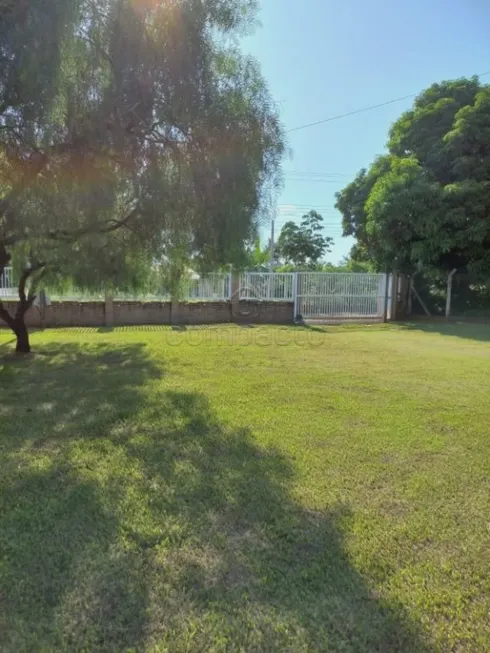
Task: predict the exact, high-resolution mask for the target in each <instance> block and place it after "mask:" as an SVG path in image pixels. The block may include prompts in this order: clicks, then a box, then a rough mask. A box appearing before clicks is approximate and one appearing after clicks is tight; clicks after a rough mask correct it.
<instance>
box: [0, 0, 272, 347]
mask: <svg viewBox="0 0 490 653" xmlns="http://www.w3.org/2000/svg"><path fill="white" fill-rule="evenodd" d="M254 6H255V2H254V0H174V1H172V2H168V0H58V1H57V2H53V1H52V0H32V1H31V2H14V1H13V0H2V8H1V14H0V273H1V271H2V269H3V268H4V267H5V266H6V265H7V264H8V263H9V262H10V261H11V258H12V256H13V257H14V258H15V259H16V260H17V262H18V265H20V267H21V271H20V274H19V302H18V307H17V309H16V312H15V313H14V314H9V312H8V311H7V310H6V308H5V307H4V306H2V305H1V303H0V317H1V318H3V320H4V321H5V322H6V323H7V324H8V325H9V326H10V327H11V328H12V329H13V330H14V332H15V333H16V335H17V339H18V344H17V349H18V350H19V351H28V350H29V343H28V337H27V331H26V329H25V325H24V315H25V313H26V311H27V310H28V309H29V307H30V306H31V304H32V302H33V301H34V298H35V291H36V285H37V283H38V282H39V281H40V277H41V276H42V275H46V274H48V273H49V274H52V273H53V272H56V273H57V274H62V275H71V276H73V277H74V278H76V277H77V276H78V281H79V282H81V283H83V284H93V283H100V282H101V281H106V282H109V283H117V282H118V278H121V277H125V274H124V264H125V262H126V263H127V262H128V259H133V258H134V257H135V256H136V257H137V258H138V257H139V258H138V260H141V258H144V257H145V256H146V257H147V258H148V257H149V258H151V257H152V256H157V255H158V254H159V253H161V252H162V250H165V248H166V247H167V249H168V246H169V242H173V241H175V240H176V241H178V242H179V243H180V242H182V241H184V242H186V243H187V247H188V250H189V255H191V254H192V255H193V256H198V257H199V258H200V260H202V262H203V264H204V263H206V262H207V263H208V264H209V262H213V263H218V264H220V263H227V262H230V261H232V260H233V257H234V256H235V255H236V253H237V252H241V251H243V245H244V243H245V242H247V241H249V240H250V238H251V237H252V235H253V233H254V231H255V228H256V225H255V220H256V216H257V215H258V214H259V212H260V210H261V209H263V204H264V202H265V201H266V200H267V198H268V197H269V192H268V191H269V190H270V189H271V186H272V187H273V186H274V185H275V184H276V183H277V176H276V173H277V170H278V166H279V164H280V160H281V157H282V153H283V147H284V145H283V137H282V132H281V128H280V125H279V122H278V118H277V113H276V110H275V108H274V105H273V103H272V102H271V99H270V96H269V94H268V91H267V87H266V85H265V83H264V81H263V79H262V77H261V75H260V71H259V70H258V68H257V66H256V64H255V62H254V61H253V60H250V59H248V58H246V57H243V56H242V55H241V54H240V52H239V51H238V50H237V48H236V46H235V45H233V39H229V38H227V39H224V38H223V35H232V34H233V33H235V32H236V31H237V30H239V29H242V28H243V27H244V25H245V24H246V23H247V22H248V21H249V19H250V17H251V16H252V13H251V11H252V10H253V8H254ZM230 43H231V45H230ZM27 44H28V47H26V45H27Z"/></svg>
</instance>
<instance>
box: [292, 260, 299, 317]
mask: <svg viewBox="0 0 490 653" xmlns="http://www.w3.org/2000/svg"><path fill="white" fill-rule="evenodd" d="M293 303H294V309H293V319H294V321H295V322H296V319H297V317H298V308H299V306H298V273H297V272H293Z"/></svg>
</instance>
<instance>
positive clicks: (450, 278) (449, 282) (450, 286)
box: [446, 268, 458, 318]
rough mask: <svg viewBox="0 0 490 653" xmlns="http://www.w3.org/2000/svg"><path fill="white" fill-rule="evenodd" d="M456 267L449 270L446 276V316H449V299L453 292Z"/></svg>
mask: <svg viewBox="0 0 490 653" xmlns="http://www.w3.org/2000/svg"><path fill="white" fill-rule="evenodd" d="M457 271H458V270H457V268H454V270H451V272H450V273H449V276H448V278H447V294H446V318H448V317H451V299H452V294H453V277H454V275H455V274H456V272H457Z"/></svg>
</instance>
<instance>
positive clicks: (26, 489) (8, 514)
mask: <svg viewBox="0 0 490 653" xmlns="http://www.w3.org/2000/svg"><path fill="white" fill-rule="evenodd" d="M9 340H11V337H10V334H9V333H8V332H6V331H3V332H0V651H2V653H4V652H6V653H22V652H27V651H29V652H38V651H41V652H43V653H47V652H51V651H53V652H63V651H67V652H68V651H69V652H72V651H80V652H81V651H84V652H87V653H89V652H90V653H92V652H99V651H104V652H106V651H107V652H118V653H119V652H122V651H126V652H129V651H132V652H138V653H139V652H140V651H141V652H145V653H147V652H151V653H198V652H199V653H201V652H203V653H238V652H243V653H255V652H257V653H258V652H260V653H276V652H277V653H287V652H290V653H306V652H308V653H309V652H316V651H342V652H347V651H357V652H359V653H374V652H380V653H390V652H393V651H404V652H405V651H408V652H411V651H421V652H422V651H423V652H428V651H454V652H470V651H471V652H474V651H482V652H483V651H489V650H490V326H488V327H485V326H479V327H478V326H474V327H473V326H468V325H466V326H454V327H449V326H448V327H437V326H434V327H423V328H420V327H419V328H417V327H410V326H407V327H390V326H386V327H385V326H383V325H381V326H373V327H352V328H338V327H337V328H334V327H332V328H327V329H326V330H323V331H322V330H320V329H303V328H282V329H281V328H274V327H263V328H255V329H252V328H250V329H241V328H238V327H226V328H225V327H223V328H221V327H220V328H209V329H198V328H196V329H188V330H184V331H172V330H169V329H165V328H162V329H157V328H155V329H151V328H147V329H145V328H140V329H116V330H114V331H106V330H99V331H98V330H96V329H93V330H90V329H71V330H70V329H67V330H58V331H55V330H53V331H45V332H39V333H36V334H34V335H33V337H32V344H33V349H34V351H35V352H36V353H35V355H34V356H32V357H30V358H24V359H20V360H17V359H15V358H13V357H12V355H11V353H10V352H11V347H12V344H9Z"/></svg>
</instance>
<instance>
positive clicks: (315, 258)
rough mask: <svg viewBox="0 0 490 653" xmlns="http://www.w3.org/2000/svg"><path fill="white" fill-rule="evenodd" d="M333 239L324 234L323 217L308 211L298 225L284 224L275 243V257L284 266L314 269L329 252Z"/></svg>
mask: <svg viewBox="0 0 490 653" xmlns="http://www.w3.org/2000/svg"><path fill="white" fill-rule="evenodd" d="M332 243H333V239H332V238H330V237H329V236H325V234H324V225H323V217H322V216H321V215H320V214H319V213H317V212H316V211H310V212H309V213H307V214H305V215H304V216H303V218H302V219H301V222H300V224H297V223H296V222H292V221H290V222H286V224H285V225H284V226H283V228H282V229H281V233H280V236H279V239H278V241H277V255H278V257H279V258H280V259H281V260H282V261H283V262H284V263H285V264H286V265H288V264H292V265H294V266H297V267H314V266H315V265H316V264H317V263H318V262H319V261H320V260H321V259H322V257H323V256H324V255H325V254H326V253H327V252H330V247H331V245H332Z"/></svg>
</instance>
